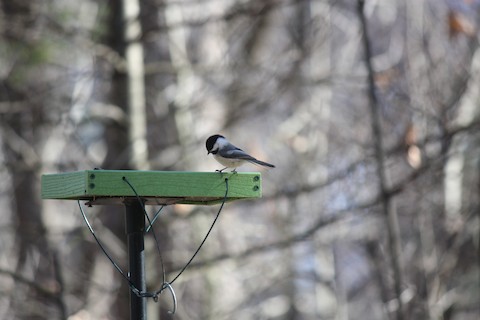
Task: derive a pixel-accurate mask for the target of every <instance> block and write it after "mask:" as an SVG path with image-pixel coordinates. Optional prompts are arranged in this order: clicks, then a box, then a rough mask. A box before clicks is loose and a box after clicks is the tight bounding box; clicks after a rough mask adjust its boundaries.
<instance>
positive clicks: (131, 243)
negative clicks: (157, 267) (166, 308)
mask: <svg viewBox="0 0 480 320" xmlns="http://www.w3.org/2000/svg"><path fill="white" fill-rule="evenodd" d="M143 210H144V204H143V203H139V202H138V201H136V200H135V201H130V202H125V229H126V233H127V243H128V270H129V277H130V280H131V281H132V283H133V285H134V286H135V287H136V288H137V289H138V290H139V291H141V292H145V290H146V284H145V246H144V238H143V236H144V231H145V217H144V211H143ZM130 319H131V320H146V319H147V308H146V298H141V297H138V296H137V295H136V294H135V293H133V292H132V291H131V290H130Z"/></svg>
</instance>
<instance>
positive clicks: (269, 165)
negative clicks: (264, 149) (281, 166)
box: [250, 158, 275, 168]
mask: <svg viewBox="0 0 480 320" xmlns="http://www.w3.org/2000/svg"><path fill="white" fill-rule="evenodd" d="M250 162H252V163H255V164H258V165H261V166H264V167H270V168H275V166H274V165H273V164H271V163H268V162H263V161H260V160H257V159H255V158H253V159H251V160H250Z"/></svg>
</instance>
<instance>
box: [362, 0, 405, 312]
mask: <svg viewBox="0 0 480 320" xmlns="http://www.w3.org/2000/svg"><path fill="white" fill-rule="evenodd" d="M364 4H365V1H364V0H358V15H359V17H360V21H361V28H362V31H363V47H364V52H365V63H366V66H367V72H368V95H369V104H370V112H371V117H372V139H373V145H374V148H375V157H376V161H377V176H378V179H379V181H378V184H379V189H380V191H379V192H380V197H381V198H380V201H381V205H382V210H383V214H384V215H385V218H386V219H387V220H386V225H387V233H388V245H389V250H390V255H391V264H392V269H393V274H394V287H395V295H396V300H397V310H396V315H397V320H403V319H406V317H405V313H404V309H403V305H402V299H401V294H402V287H401V286H402V281H403V275H402V256H401V255H402V253H401V243H400V228H399V225H398V216H397V210H396V206H395V201H394V199H393V197H392V196H391V195H390V194H389V193H388V180H389V178H388V171H387V168H386V166H385V151H384V147H383V139H382V128H381V120H380V104H379V101H378V97H377V92H376V88H375V82H374V70H373V66H372V62H371V60H372V52H371V48H370V42H369V37H368V30H367V18H366V17H365V12H364Z"/></svg>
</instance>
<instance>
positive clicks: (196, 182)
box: [42, 170, 262, 204]
mask: <svg viewBox="0 0 480 320" xmlns="http://www.w3.org/2000/svg"><path fill="white" fill-rule="evenodd" d="M123 177H125V178H126V179H127V180H128V181H129V182H130V183H131V184H132V185H133V187H134V188H135V190H136V191H137V193H138V195H139V196H140V197H142V198H143V199H145V200H146V201H147V202H146V204H173V203H186V204H212V203H217V202H219V201H222V200H223V197H224V195H225V178H228V187H229V192H228V201H231V200H236V199H248V198H259V197H261V195H262V184H261V175H260V173H257V172H253V173H250V172H248V173H247V172H239V173H235V174H233V173H223V174H220V173H218V172H183V171H135V170H86V171H78V172H68V173H57V174H45V175H42V198H43V199H65V200H68V199H70V200H88V201H89V202H90V204H123V203H124V201H125V200H126V199H128V198H132V197H135V194H134V192H133V191H132V189H131V188H130V187H129V185H128V184H127V183H126V182H125V181H124V180H123Z"/></svg>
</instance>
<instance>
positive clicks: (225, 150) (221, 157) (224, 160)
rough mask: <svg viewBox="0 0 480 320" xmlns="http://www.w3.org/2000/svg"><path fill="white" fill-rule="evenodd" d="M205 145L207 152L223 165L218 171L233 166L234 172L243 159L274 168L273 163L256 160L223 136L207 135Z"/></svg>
mask: <svg viewBox="0 0 480 320" xmlns="http://www.w3.org/2000/svg"><path fill="white" fill-rule="evenodd" d="M206 147H207V151H208V154H210V153H211V154H213V157H214V158H215V160H217V161H218V162H219V163H220V164H222V165H224V166H225V168H223V169H222V170H217V171H219V172H222V171H223V170H225V169H227V168H233V171H232V172H236V169H237V167H239V166H241V165H242V164H243V163H245V161H248V162H251V163H254V164H258V165H261V166H265V167H270V168H275V166H274V165H273V164H270V163H267V162H263V161H260V160H257V159H255V158H254V157H252V156H251V155H249V154H247V153H246V152H245V151H243V150H242V149H240V148H237V147H235V146H234V145H233V144H231V143H230V142H228V140H227V139H225V137H224V136H221V135H219V134H215V135H213V136H211V137H209V138H208V139H207V142H206Z"/></svg>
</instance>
